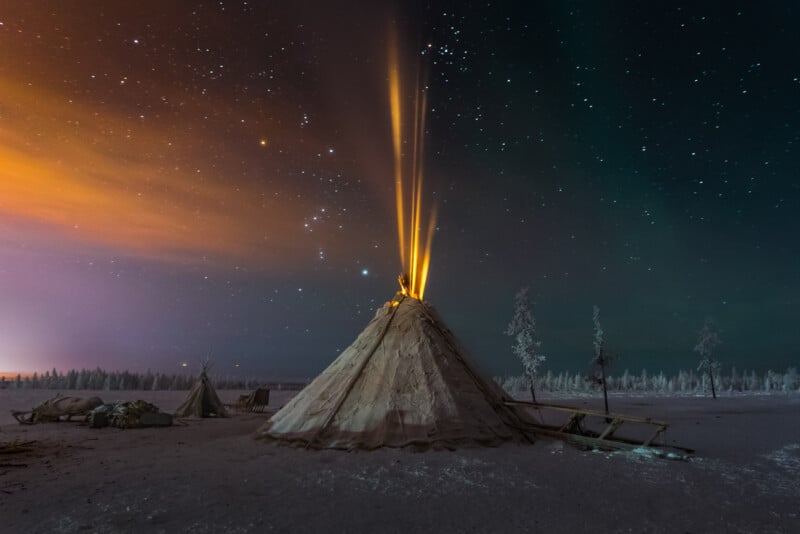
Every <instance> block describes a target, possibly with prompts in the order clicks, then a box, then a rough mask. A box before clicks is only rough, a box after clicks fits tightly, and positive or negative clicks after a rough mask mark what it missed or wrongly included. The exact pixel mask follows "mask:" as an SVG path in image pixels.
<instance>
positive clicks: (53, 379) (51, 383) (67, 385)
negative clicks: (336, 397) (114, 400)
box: [0, 367, 305, 391]
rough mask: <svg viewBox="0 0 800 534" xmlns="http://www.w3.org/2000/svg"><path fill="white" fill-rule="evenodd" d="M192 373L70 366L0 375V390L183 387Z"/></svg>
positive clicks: (224, 385) (246, 383)
mask: <svg viewBox="0 0 800 534" xmlns="http://www.w3.org/2000/svg"><path fill="white" fill-rule="evenodd" d="M210 379H211V383H212V384H213V385H214V387H215V388H216V389H240V390H249V389H255V388H257V387H270V388H273V389H300V388H302V387H303V386H305V384H302V383H294V382H283V383H276V382H265V381H263V380H256V379H252V378H241V377H214V376H211V377H210ZM196 380H197V377H196V376H189V375H178V374H172V375H168V374H164V373H154V372H152V371H146V372H144V373H131V372H129V371H105V370H103V369H100V368H99V367H98V368H97V369H81V370H80V371H78V370H76V369H72V370H70V371H67V372H60V371H58V370H56V369H53V370H52V371H47V372H45V373H43V374H39V373H33V374H32V375H29V376H25V377H23V376H21V375H17V376H16V378H12V379H6V378H4V377H0V389H6V388H8V389H59V390H69V389H91V390H105V391H116V390H139V391H142V390H149V391H162V390H187V389H189V388H191V387H192V386H193V385H194V383H195V381H196Z"/></svg>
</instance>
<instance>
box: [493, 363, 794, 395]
mask: <svg viewBox="0 0 800 534" xmlns="http://www.w3.org/2000/svg"><path fill="white" fill-rule="evenodd" d="M494 380H495V382H497V383H498V384H500V385H501V386H502V387H503V389H505V390H506V391H507V392H509V393H510V394H512V395H514V396H524V395H525V394H527V392H528V391H529V385H530V382H529V381H528V377H526V376H509V377H495V379H494ZM606 383H607V385H608V391H609V392H624V393H631V392H636V391H642V392H650V393H666V394H696V393H703V392H706V391H710V389H711V388H710V386H709V384H708V375H707V374H705V373H701V374H697V373H695V372H694V371H688V372H687V371H678V374H677V375H673V376H668V375H665V374H664V373H658V374H648V372H647V371H642V372H641V373H639V374H632V373H630V372H628V370H627V369H626V370H625V372H624V373H622V375H619V376H607V377H606ZM714 383H715V384H716V388H717V392H725V391H727V392H742V393H744V392H752V393H756V392H758V393H781V392H782V393H791V392H800V374H798V372H797V369H796V368H794V367H791V368H789V369H787V370H786V372H785V373H776V372H774V371H767V372H766V373H764V374H763V375H759V374H757V373H756V372H755V371H747V372H744V373H739V372H737V370H736V368H735V367H734V368H732V369H731V370H730V374H727V375H725V374H722V373H717V374H715V375H714ZM535 386H536V391H537V392H539V391H550V392H553V393H580V392H589V391H594V390H599V389H600V388H601V386H600V385H599V384H598V383H597V381H596V380H593V379H592V378H587V377H586V375H582V374H580V373H574V374H573V373H569V372H561V373H558V374H555V373H553V372H552V371H548V372H547V373H546V374H545V375H542V376H539V377H537V378H536V384H535Z"/></svg>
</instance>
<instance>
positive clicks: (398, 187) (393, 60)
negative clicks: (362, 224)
mask: <svg viewBox="0 0 800 534" xmlns="http://www.w3.org/2000/svg"><path fill="white" fill-rule="evenodd" d="M397 56H398V53H397V37H396V35H395V34H394V32H391V34H390V38H389V105H390V109H391V116H392V146H393V148H394V187H395V203H396V207H397V238H398V241H399V245H400V263H401V265H402V266H403V268H404V269H405V267H406V244H405V228H404V227H405V222H404V221H403V214H404V211H405V210H404V207H403V151H402V142H403V140H402V130H401V119H402V116H401V114H400V111H401V110H400V73H399V70H400V67H399V65H398V57H397Z"/></svg>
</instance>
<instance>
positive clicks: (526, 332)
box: [506, 287, 545, 402]
mask: <svg viewBox="0 0 800 534" xmlns="http://www.w3.org/2000/svg"><path fill="white" fill-rule="evenodd" d="M528 289H529V288H527V287H523V288H522V289H520V290H519V291H518V292H517V295H516V297H515V301H514V316H513V317H512V318H511V322H510V323H509V324H508V328H506V334H507V335H509V336H512V337H513V338H514V340H515V342H514V345H513V346H512V347H511V348H512V350H513V351H514V354H516V356H517V358H519V361H520V362H521V363H522V368H523V370H524V371H525V376H526V377H527V378H528V380H529V381H530V386H531V399H532V400H533V402H536V391H535V389H534V384H535V382H536V377H537V376H538V374H539V367H541V365H542V363H543V362H544V361H545V356H544V355H543V354H540V353H539V346H540V345H541V344H542V342H541V341H539V340H537V339H536V320H535V319H534V318H533V313H531V307H530V303H529V302H528Z"/></svg>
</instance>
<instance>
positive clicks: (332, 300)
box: [0, 0, 800, 378]
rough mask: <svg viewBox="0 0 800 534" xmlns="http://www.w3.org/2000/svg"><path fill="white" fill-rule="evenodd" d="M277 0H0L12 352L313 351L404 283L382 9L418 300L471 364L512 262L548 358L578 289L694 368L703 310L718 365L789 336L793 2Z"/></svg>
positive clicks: (326, 356)
mask: <svg viewBox="0 0 800 534" xmlns="http://www.w3.org/2000/svg"><path fill="white" fill-rule="evenodd" d="M273 4H275V3H273V2H258V1H254V0H253V1H248V2H241V1H239V2H233V1H230V2H229V1H224V2H207V3H197V2H179V1H175V2H163V1H160V2H125V3H121V2H79V3H68V2H62V1H53V2H44V1H41V2H5V3H4V5H3V6H2V7H0V371H33V370H43V369H50V368H52V367H58V368H59V369H67V368H70V367H84V366H86V367H94V366H101V367H104V368H106V369H130V370H136V371H144V370H145V369H147V368H150V369H153V370H159V371H167V372H173V371H178V370H179V369H180V367H179V366H180V364H181V362H189V363H190V364H191V366H194V364H196V363H197V362H200V361H201V360H203V359H205V357H206V356H207V355H208V354H209V353H210V354H211V355H212V359H213V360H214V361H215V362H216V370H217V371H219V372H225V373H238V374H240V375H243V376H244V375H253V376H261V377H272V378H306V377H309V376H314V375H315V374H316V373H318V372H319V371H320V370H321V369H322V368H324V367H325V366H326V365H327V364H328V363H329V362H330V361H331V360H332V359H333V358H334V357H335V356H336V355H337V354H338V352H339V351H341V350H342V349H344V348H345V347H346V346H347V345H349V344H350V343H351V342H352V341H353V339H354V338H355V337H356V335H357V334H358V333H359V332H360V331H361V329H362V328H363V327H364V326H365V324H366V323H367V322H368V321H369V319H370V318H371V317H372V315H373V313H374V309H375V308H376V307H378V306H380V305H382V304H383V303H384V302H385V301H386V300H388V299H389V298H391V297H392V295H393V294H394V292H395V291H396V289H397V284H396V281H395V280H396V276H397V274H398V273H399V271H400V259H399V255H398V247H397V233H396V228H395V225H396V222H395V209H394V196H393V195H394V183H393V175H392V172H393V167H392V165H393V162H392V141H391V128H390V118H389V98H388V86H387V68H388V67H387V40H388V34H389V29H390V28H392V27H393V28H395V29H396V31H397V32H398V35H400V42H401V45H402V46H403V48H404V51H405V54H404V58H405V63H404V66H403V76H404V79H405V80H406V81H407V82H409V81H410V82H413V80H414V79H415V76H416V71H417V68H416V65H417V64H421V65H423V67H424V66H425V65H427V68H428V69H429V88H428V90H427V93H428V105H427V108H428V120H427V128H426V139H425V141H426V158H425V188H426V198H427V200H429V201H431V203H434V202H435V203H436V204H437V205H438V207H439V209H438V223H437V227H436V231H435V239H434V243H433V255H432V263H431V271H430V278H429V281H428V287H427V290H426V293H425V298H426V299H427V300H429V301H430V302H431V303H432V304H433V305H434V306H435V307H436V308H437V309H438V310H439V311H440V313H441V315H442V316H443V318H444V319H445V321H446V322H447V323H448V326H450V328H451V329H452V330H453V331H454V332H455V334H456V335H457V336H458V337H459V338H460V339H461V340H462V342H463V343H464V345H465V346H466V347H467V349H468V350H469V352H470V354H471V355H472V356H473V358H474V359H475V360H477V361H478V363H479V365H480V366H481V367H482V368H483V369H485V370H486V371H487V372H488V373H491V374H507V373H517V374H518V373H520V372H521V368H520V366H519V364H518V362H517V361H516V360H515V357H514V356H513V354H512V353H511V350H510V345H511V341H512V340H511V339H510V338H508V337H506V336H504V335H503V330H504V328H505V326H506V325H507V324H508V322H509V320H510V317H511V313H512V311H513V298H514V294H515V292H516V290H517V289H518V288H519V287H521V286H530V287H531V296H532V298H533V304H534V309H533V311H534V314H535V316H536V319H537V326H538V335H539V337H540V339H541V341H542V346H541V349H542V351H543V352H544V353H545V354H546V355H547V357H548V360H547V362H546V367H545V368H546V369H553V370H564V369H570V370H573V371H587V370H588V368H589V362H590V359H591V356H592V350H593V349H592V305H593V304H597V305H598V306H599V307H600V309H601V321H602V323H603V326H604V328H605V331H606V344H607V348H608V349H609V350H610V351H611V352H613V353H616V354H618V357H619V358H620V361H619V362H618V363H617V364H616V365H617V366H618V367H619V369H618V370H619V371H621V370H622V369H624V368H629V369H631V370H636V371H638V370H640V369H642V368H647V369H648V370H653V371H654V370H659V369H663V370H665V371H675V370H677V369H678V368H683V369H690V368H695V367H696V362H697V355H696V354H694V353H692V347H693V346H694V342H695V340H696V337H697V331H698V330H699V329H700V328H701V326H702V324H703V321H704V319H705V318H706V317H707V316H711V317H713V318H714V319H715V320H716V322H717V324H718V325H719V328H720V329H721V330H722V334H721V338H722V340H723V344H722V345H721V346H720V347H719V348H718V350H717V352H716V355H717V356H718V358H719V359H720V360H721V361H722V362H723V364H724V365H725V366H729V365H736V366H737V367H739V368H740V369H742V368H754V369H757V370H760V371H763V370H766V369H767V368H772V369H775V370H778V369H780V370H783V369H785V368H786V367H787V366H790V365H797V364H798V363H800V358H798V354H797V347H798V346H800V329H798V327H797V325H798V320H799V319H800V316H799V315H800V314H799V313H798V309H800V269H798V268H799V267H800V247H799V246H798V237H797V236H798V234H799V233H800V217H798V209H800V177H799V176H798V167H799V164H800V8H798V7H797V6H796V5H795V3H794V2H768V3H764V4H763V5H757V4H756V3H752V2H741V3H739V2H720V3H711V2H709V3H700V2H687V3H685V4H672V5H670V4H668V3H666V2H663V3H662V2H657V3H651V2H635V3H634V2H630V3H627V2H614V3H610V2H593V1H592V2H560V1H553V2H546V3H545V2H541V3H540V2H530V3H527V2H516V3H514V2H509V3H505V2H481V3H477V2H441V3H440V2H430V3H416V4H414V5H412V3H410V2H402V3H400V2H398V3H397V5H392V4H389V3H386V4H381V3H380V2H364V3H362V2H352V3H340V4H344V6H342V5H338V6H337V5H334V4H337V2H318V3H314V2H281V3H280V5H278V6H276V5H273ZM363 4H367V5H363ZM423 71H424V69H423ZM412 85H413V83H408V84H407V85H406V89H405V92H404V94H403V97H404V98H406V99H408V98H412V97H413V94H414V90H413V87H412ZM237 364H238V366H239V367H238V368H237V367H235V366H236V365H237Z"/></svg>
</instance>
